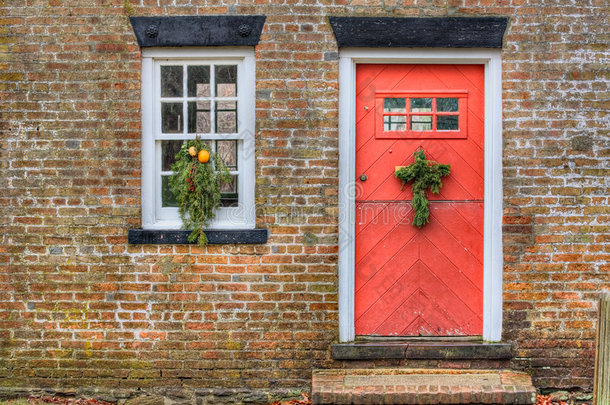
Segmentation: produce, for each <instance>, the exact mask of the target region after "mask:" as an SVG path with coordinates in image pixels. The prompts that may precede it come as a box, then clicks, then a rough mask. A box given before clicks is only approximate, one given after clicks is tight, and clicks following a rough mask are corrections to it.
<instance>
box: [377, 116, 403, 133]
mask: <svg viewBox="0 0 610 405" xmlns="http://www.w3.org/2000/svg"><path fill="white" fill-rule="evenodd" d="M383 130H384V131H406V130H407V117H405V116H404V115H385V116H384V117H383Z"/></svg>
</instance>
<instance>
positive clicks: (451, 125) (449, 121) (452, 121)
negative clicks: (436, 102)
mask: <svg viewBox="0 0 610 405" xmlns="http://www.w3.org/2000/svg"><path fill="white" fill-rule="evenodd" d="M436 129H438V130H439V131H442V130H445V131H447V130H458V129H460V126H459V125H458V116H457V115H438V116H437V117H436Z"/></svg>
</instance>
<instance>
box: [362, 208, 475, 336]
mask: <svg viewBox="0 0 610 405" xmlns="http://www.w3.org/2000/svg"><path fill="white" fill-rule="evenodd" d="M400 204H402V203H392V204H388V203H374V202H373V203H370V202H367V203H359V204H357V208H356V217H357V222H356V252H357V258H356V277H355V278H356V285H355V291H356V297H355V298H356V299H355V318H356V319H355V320H356V322H355V325H356V334H358V335H383V336H392V335H395V336H401V335H439V336H446V335H479V334H481V332H482V326H483V293H482V289H483V261H482V258H483V239H482V238H481V237H480V235H481V234H480V232H481V231H480V230H479V229H477V228H476V225H475V224H470V223H469V221H468V220H467V218H468V217H470V216H472V213H473V212H479V213H482V212H483V204H482V203H479V202H476V203H470V202H464V203H459V202H456V203H439V202H433V203H431V216H430V223H429V224H428V225H426V226H425V227H424V228H423V230H422V231H419V230H417V228H415V227H413V225H411V221H412V220H413V212H412V211H411V210H409V211H408V213H407V214H406V215H403V213H402V212H403V210H400V209H397V208H393V207H392V206H393V205H400ZM392 211H397V212H399V214H398V215H397V216H394V215H393V214H392V213H391V212H392ZM372 212H377V213H380V214H379V215H378V218H379V222H382V221H383V222H384V223H383V224H382V225H383V227H382V229H384V230H385V231H382V232H377V233H375V232H373V229H374V228H376V226H375V221H370V220H369V221H367V218H364V217H365V216H367V215H369V216H370V215H371V213H372ZM384 214H385V215H384ZM447 218H452V220H451V221H450V222H451V224H449V226H447V223H448V222H449V221H447V220H446V219H447ZM367 233H368V235H367ZM361 236H362V237H361ZM432 320H434V321H432Z"/></svg>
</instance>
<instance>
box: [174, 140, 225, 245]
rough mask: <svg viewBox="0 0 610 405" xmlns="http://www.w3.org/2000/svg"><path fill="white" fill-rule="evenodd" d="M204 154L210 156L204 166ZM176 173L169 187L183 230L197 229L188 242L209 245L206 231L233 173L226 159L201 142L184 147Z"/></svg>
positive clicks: (177, 163) (192, 141) (195, 141)
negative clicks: (223, 185)
mask: <svg viewBox="0 0 610 405" xmlns="http://www.w3.org/2000/svg"><path fill="white" fill-rule="evenodd" d="M189 150H190V151H191V153H193V154H191V153H189ZM200 151H207V152H208V153H209V155H206V157H204V158H203V159H202V160H204V161H205V162H204V163H202V162H201V161H200V160H199V159H198V155H197V154H198V153H199V152H200ZM203 154H204V155H205V152H204V153H203ZM206 158H207V159H206ZM208 159H209V160H208ZM172 171H173V172H174V174H173V175H171V176H170V178H169V186H170V188H171V190H172V192H173V193H174V196H175V197H176V201H177V202H178V209H179V212H180V218H182V224H183V227H184V228H185V229H192V230H193V231H192V232H191V234H190V235H189V238H188V240H189V242H194V241H197V243H198V244H199V245H201V246H203V245H206V244H207V243H208V238H207V236H206V234H205V232H204V228H205V227H206V226H207V225H208V223H209V222H210V220H212V219H213V218H214V215H215V211H216V209H217V208H218V207H219V206H220V198H221V193H220V186H221V183H223V182H224V183H229V182H230V181H231V174H230V173H229V170H228V169H227V166H225V164H224V163H223V161H222V159H220V158H219V157H218V155H217V154H216V153H213V152H212V149H211V148H210V147H208V146H207V145H206V144H204V143H203V142H202V141H201V140H200V139H195V140H190V141H187V142H186V143H184V144H183V145H182V147H181V148H180V151H179V152H178V154H177V155H176V162H175V163H174V164H173V165H172Z"/></svg>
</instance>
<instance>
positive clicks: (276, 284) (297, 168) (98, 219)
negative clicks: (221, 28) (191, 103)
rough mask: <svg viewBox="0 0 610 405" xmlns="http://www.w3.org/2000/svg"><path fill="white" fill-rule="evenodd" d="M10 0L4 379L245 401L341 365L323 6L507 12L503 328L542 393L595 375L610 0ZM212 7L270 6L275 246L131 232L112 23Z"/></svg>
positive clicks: (120, 41) (136, 152) (131, 103)
mask: <svg viewBox="0 0 610 405" xmlns="http://www.w3.org/2000/svg"><path fill="white" fill-rule="evenodd" d="M23 3H24V1H23V0H19V1H17V0H5V1H3V2H0V99H1V100H2V101H1V102H0V132H1V134H2V137H1V138H0V139H1V140H0V142H1V143H0V145H1V148H0V150H1V155H0V157H1V160H0V162H1V163H0V164H1V167H2V176H1V177H0V178H1V179H2V183H1V186H2V189H3V193H2V195H1V196H0V206H1V208H2V214H3V215H2V217H1V218H2V226H3V232H2V239H1V242H2V243H1V245H0V345H1V349H0V350H1V351H0V353H1V355H0V387H5V388H8V389H15V387H43V388H45V387H48V388H52V389H61V390H70V389H75V388H76V387H89V388H90V389H91V390H95V389H99V390H101V391H102V392H111V391H112V392H113V393H114V395H129V392H131V391H133V390H135V389H137V388H141V389H144V390H150V389H154V388H155V387H157V388H158V387H167V386H173V387H185V388H186V389H200V390H202V391H199V392H200V395H208V394H209V395H222V394H223V392H224V391H222V390H220V391H213V389H218V388H223V389H235V390H238V391H239V392H241V393H242V394H243V395H245V396H247V395H250V393H251V392H279V391H281V392H291V391H293V390H298V389H307V388H308V386H309V384H310V377H311V370H312V368H323V367H340V366H343V364H342V363H334V362H333V361H332V360H331V359H330V356H329V350H328V349H329V344H330V343H331V342H333V341H335V340H336V339H337V328H338V325H337V318H338V314H337V266H336V262H337V251H338V246H337V234H338V231H337V217H336V215H337V191H338V190H337V173H338V160H337V150H338V145H337V98H338V92H337V87H338V81H337V77H338V63H337V52H338V49H337V47H336V42H335V40H334V36H333V34H332V31H331V29H330V26H329V24H328V21H327V18H326V16H328V15H348V16H364V15H386V16H407V15H408V16H446V15H456V16H460V15H506V16H510V17H511V23H510V26H509V28H508V31H507V34H506V40H505V46H504V48H503V55H502V56H503V71H504V73H503V79H504V80H503V98H504V109H503V114H504V121H503V126H504V131H503V135H504V196H505V197H504V203H505V209H504V212H505V217H504V223H505V225H504V262H505V267H504V279H505V284H504V289H505V297H504V298H505V304H504V308H505V324H504V338H505V340H506V341H508V342H512V343H514V345H515V353H516V355H517V357H516V359H515V361H514V362H513V367H518V368H522V369H525V370H528V371H530V372H531V373H532V374H533V375H534V377H535V378H534V381H535V383H536V384H537V385H538V386H539V387H551V388H569V387H580V388H582V389H584V390H590V389H591V383H592V373H593V351H594V334H595V326H596V321H595V317H596V309H597V298H598V295H599V291H601V290H603V289H608V288H609V287H610V282H609V280H608V272H609V270H610V269H609V267H608V264H607V259H608V246H609V244H608V241H609V238H608V234H609V233H610V232H609V228H608V218H609V216H608V214H609V212H610V210H609V208H608V206H609V204H608V203H609V202H608V185H607V178H608V177H609V176H608V169H607V163H608V156H609V155H610V148H609V145H608V109H609V107H610V103H609V102H608V83H609V80H608V79H609V78H608V68H607V63H608V48H607V46H608V45H607V44H608V34H607V33H605V31H606V27H607V26H608V13H607V11H608V9H607V4H606V2H605V1H604V0H584V1H578V0H577V1H573V2H564V1H556V2H552V1H546V2H545V1H537V2H534V1H525V0H495V1H494V0H447V1H444V0H422V1H419V0H404V1H398V0H385V1H384V0H370V1H369V0H364V1H363V0H352V1H349V0H335V1H331V0H319V1H309V0H302V1H297V0H295V1H291V0H285V2H284V3H281V4H280V2H279V1H278V2H271V1H269V2H267V1H258V0H257V1H254V2H246V1H243V2H240V1H239V0H233V1H232V0H227V1H225V2H222V1H217V2H214V1H204V0H201V1H197V0H173V1H172V0H140V1H133V0H132V1H129V0H99V1H96V2H91V1H89V0H80V1H77V0H70V1H68V0H65V1H62V0H25V3H26V7H24V6H23ZM224 13H228V14H264V15H266V16H267V21H266V24H265V27H264V29H263V35H262V37H261V41H260V44H259V46H258V47H257V48H256V58H257V61H256V63H257V79H256V89H257V102H256V108H257V111H256V120H257V132H256V148H257V149H256V156H257V158H256V159H257V160H256V162H257V165H256V167H257V169H256V177H257V188H256V202H257V211H258V212H259V215H258V217H257V225H258V226H260V227H267V228H268V229H269V230H270V232H271V236H270V240H269V243H268V244H266V245H257V246H231V245H224V246H208V247H207V248H203V249H202V248H199V247H194V246H184V245H177V246H172V245H164V246H161V245H128V244H127V230H128V229H130V228H136V227H139V226H140V148H141V145H140V136H141V134H140V58H139V48H138V46H137V43H136V40H135V37H134V35H133V32H132V30H131V27H130V24H129V22H128V18H127V17H128V16H130V15H189V14H224ZM210 390H212V391H210ZM176 395H177V394H176ZM256 398H258V400H262V399H261V398H264V395H263V396H262V397H256Z"/></svg>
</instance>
